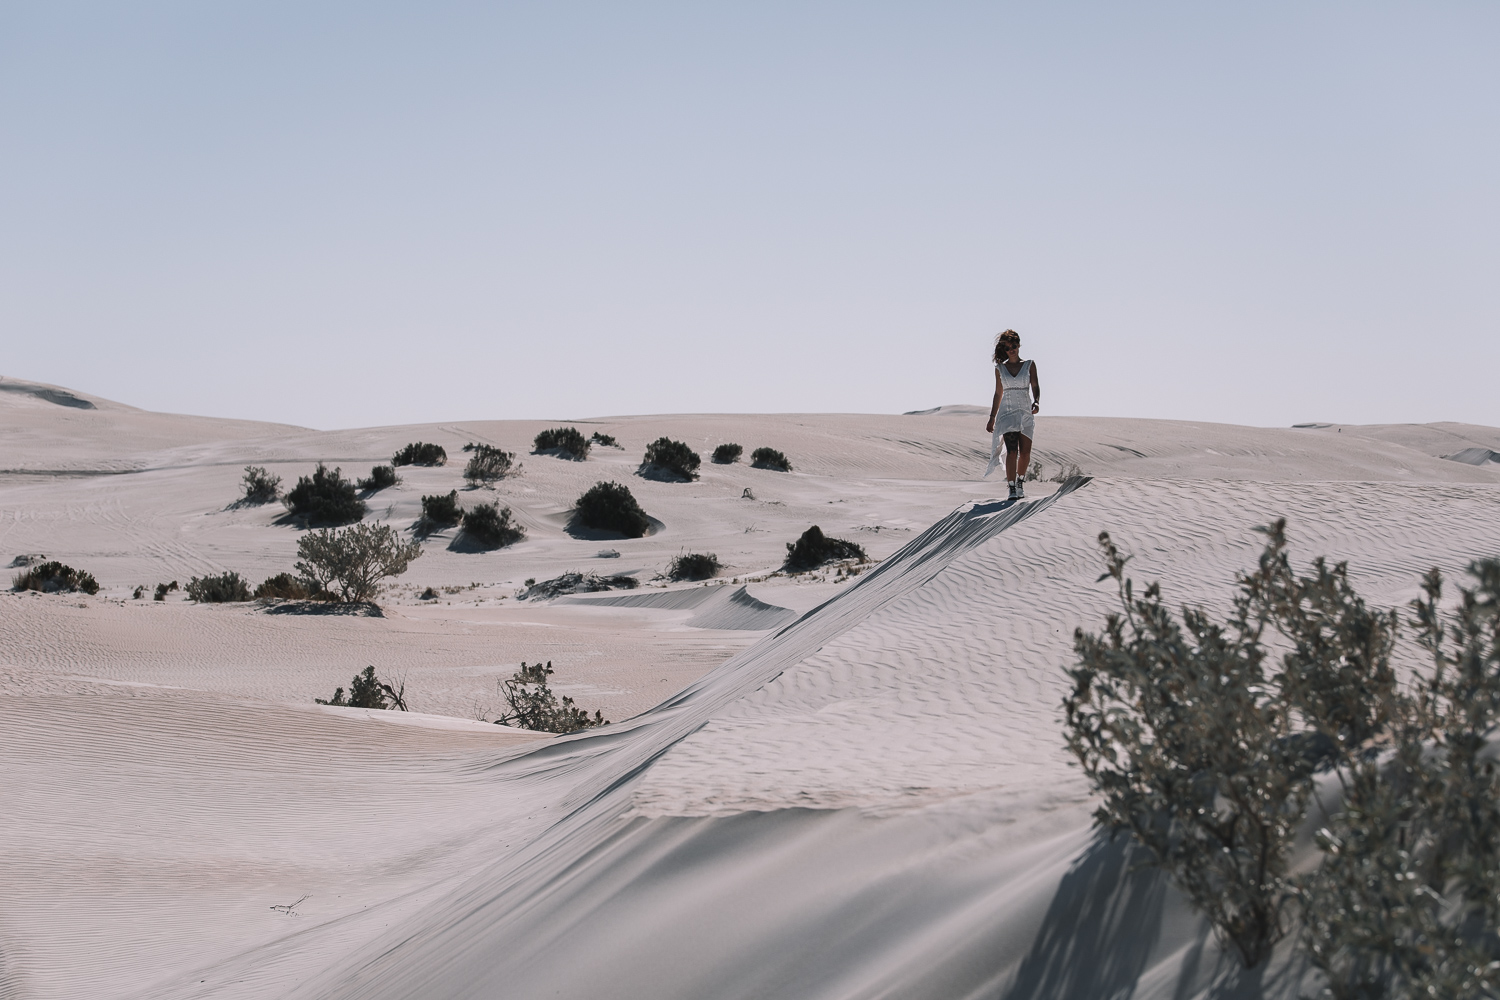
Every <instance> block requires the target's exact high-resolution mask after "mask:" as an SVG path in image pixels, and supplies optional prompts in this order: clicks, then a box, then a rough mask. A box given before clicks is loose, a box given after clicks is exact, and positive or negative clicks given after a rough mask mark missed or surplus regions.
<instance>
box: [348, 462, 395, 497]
mask: <svg viewBox="0 0 1500 1000" xmlns="http://www.w3.org/2000/svg"><path fill="white" fill-rule="evenodd" d="M399 482H401V477H400V476H398V475H396V470H395V468H394V467H392V466H389V465H377V466H375V467H374V468H372V469H371V470H370V475H369V478H367V479H361V480H360V481H359V482H358V483H357V484H356V485H357V486H358V487H359V488H360V490H361V491H362V492H364V493H374V492H375V491H376V490H384V489H389V488H390V487H392V486H395V485H396V484H397V483H399Z"/></svg>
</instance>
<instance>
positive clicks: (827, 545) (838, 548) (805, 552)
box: [786, 524, 866, 570]
mask: <svg viewBox="0 0 1500 1000" xmlns="http://www.w3.org/2000/svg"><path fill="white" fill-rule="evenodd" d="M836 559H858V560H859V561H860V562H864V561H865V559H866V556H865V550H864V548H863V547H862V546H860V545H859V544H857V543H855V542H849V541H845V540H844V539H842V538H829V537H828V536H827V535H825V534H823V529H822V528H819V527H818V526H817V525H816V524H815V525H813V526H812V527H811V528H808V529H807V530H806V531H804V532H803V533H802V537H801V538H799V539H797V540H796V541H795V542H787V543H786V566H787V568H788V569H791V570H809V569H816V568H817V567H819V566H821V565H823V564H824V563H826V562H832V561H834V560H836Z"/></svg>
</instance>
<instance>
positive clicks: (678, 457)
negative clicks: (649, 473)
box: [642, 437, 703, 479]
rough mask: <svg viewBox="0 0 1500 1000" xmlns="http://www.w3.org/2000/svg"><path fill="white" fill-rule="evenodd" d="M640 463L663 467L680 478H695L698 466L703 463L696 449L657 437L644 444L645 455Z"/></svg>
mask: <svg viewBox="0 0 1500 1000" xmlns="http://www.w3.org/2000/svg"><path fill="white" fill-rule="evenodd" d="M642 464H643V465H646V466H655V467H656V468H658V469H665V470H666V471H668V472H670V473H672V474H673V475H675V476H677V477H679V478H681V479H696V478H697V476H698V466H699V465H701V464H703V460H702V459H701V458H699V457H698V453H697V452H696V451H694V450H693V449H691V448H689V447H688V446H687V445H685V444H683V443H682V442H681V441H673V440H672V439H671V438H665V437H659V438H657V439H656V440H655V441H652V442H651V443H650V444H648V445H646V457H645V459H644V461H643V462H642Z"/></svg>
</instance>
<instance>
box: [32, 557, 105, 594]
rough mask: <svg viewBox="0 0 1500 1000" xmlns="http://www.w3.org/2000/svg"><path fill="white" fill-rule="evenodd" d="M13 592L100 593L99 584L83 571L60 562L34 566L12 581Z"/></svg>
mask: <svg viewBox="0 0 1500 1000" xmlns="http://www.w3.org/2000/svg"><path fill="white" fill-rule="evenodd" d="M11 589H12V590H38V591H41V592H42V593H44V594H60V593H72V592H74V591H83V593H85V594H97V593H99V583H98V581H96V580H95V579H94V577H93V576H92V575H91V574H89V573H85V572H83V571H82V570H77V569H74V568H73V567H71V566H64V565H63V564H62V563H60V562H44V563H40V564H38V565H36V566H32V567H30V568H28V569H27V570H25V571H24V572H22V573H17V574H16V575H15V576H14V577H13V578H12V579H11Z"/></svg>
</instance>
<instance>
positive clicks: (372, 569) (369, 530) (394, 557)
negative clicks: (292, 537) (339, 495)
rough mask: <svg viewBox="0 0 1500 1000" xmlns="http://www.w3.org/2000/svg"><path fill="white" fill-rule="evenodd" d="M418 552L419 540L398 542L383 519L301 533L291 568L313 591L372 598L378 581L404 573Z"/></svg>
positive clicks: (348, 599) (353, 600)
mask: <svg viewBox="0 0 1500 1000" xmlns="http://www.w3.org/2000/svg"><path fill="white" fill-rule="evenodd" d="M421 554H422V546H421V545H419V544H418V543H416V542H403V541H402V540H401V536H400V535H399V534H397V533H396V530H395V529H394V528H392V527H391V526H390V525H388V524H355V525H351V526H350V527H348V528H343V529H333V528H324V529H322V530H321V531H313V532H309V533H308V534H306V535H304V536H303V537H302V538H301V539H299V540H298V542H297V555H298V556H299V557H300V558H299V559H298V561H297V565H296V566H295V567H294V568H295V569H296V570H297V572H298V573H300V574H302V578H303V579H304V580H306V581H307V584H308V588H309V589H310V590H312V591H313V592H314V593H325V592H326V593H328V594H329V595H330V596H332V598H333V599H334V600H337V601H341V602H344V603H350V604H352V603H358V602H362V601H369V600H372V599H373V598H374V597H375V594H376V592H377V591H378V590H379V588H380V581H381V580H383V579H385V578H386V577H388V576H400V575H401V574H402V573H405V572H406V567H408V566H409V565H411V561H412V560H413V559H416V558H418V557H419V556H421Z"/></svg>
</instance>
